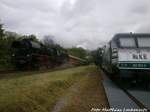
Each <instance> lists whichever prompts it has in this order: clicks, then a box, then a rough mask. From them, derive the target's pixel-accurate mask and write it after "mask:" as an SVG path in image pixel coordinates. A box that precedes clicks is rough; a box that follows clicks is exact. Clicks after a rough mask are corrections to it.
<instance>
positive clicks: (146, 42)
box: [137, 37, 150, 47]
mask: <svg viewBox="0 0 150 112" xmlns="http://www.w3.org/2000/svg"><path fill="white" fill-rule="evenodd" d="M137 40H138V46H139V47H150V37H149V38H146V37H142V38H139V37H138V38H137Z"/></svg>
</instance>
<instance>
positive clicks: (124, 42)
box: [119, 37, 136, 47]
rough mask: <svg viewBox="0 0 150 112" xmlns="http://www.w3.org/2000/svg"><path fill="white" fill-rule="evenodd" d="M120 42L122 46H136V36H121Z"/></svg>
mask: <svg viewBox="0 0 150 112" xmlns="http://www.w3.org/2000/svg"><path fill="white" fill-rule="evenodd" d="M119 42H120V46H121V47H136V42H135V39H134V38H130V37H126V38H119Z"/></svg>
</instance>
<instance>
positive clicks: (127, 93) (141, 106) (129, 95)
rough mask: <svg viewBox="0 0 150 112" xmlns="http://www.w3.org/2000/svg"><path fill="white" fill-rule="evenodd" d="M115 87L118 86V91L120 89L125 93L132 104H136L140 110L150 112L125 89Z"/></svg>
mask: <svg viewBox="0 0 150 112" xmlns="http://www.w3.org/2000/svg"><path fill="white" fill-rule="evenodd" d="M117 86H119V88H120V89H122V90H123V91H124V93H126V95H127V96H128V97H129V98H130V99H131V100H132V101H133V102H134V103H136V104H137V106H138V107H139V108H140V109H145V111H146V112H150V109H149V108H148V107H146V106H145V104H143V103H142V102H141V101H140V100H139V99H137V98H136V97H135V96H134V95H133V94H132V93H130V92H129V91H128V90H127V89H126V88H125V87H123V86H120V85H118V84H117Z"/></svg>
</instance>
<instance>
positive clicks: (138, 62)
mask: <svg viewBox="0 0 150 112" xmlns="http://www.w3.org/2000/svg"><path fill="white" fill-rule="evenodd" d="M103 50H104V53H103V59H102V60H103V61H102V68H103V69H105V70H106V71H107V72H109V73H111V74H113V75H114V76H115V75H116V76H118V74H119V77H121V78H139V77H140V78H149V77H150V74H149V73H150V34H140V33H128V34H127V33H125V34H116V35H115V36H114V37H113V38H112V40H111V41H110V42H109V43H107V45H105V46H104V48H103Z"/></svg>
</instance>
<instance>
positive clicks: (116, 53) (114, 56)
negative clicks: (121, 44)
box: [112, 48, 118, 58]
mask: <svg viewBox="0 0 150 112" xmlns="http://www.w3.org/2000/svg"><path fill="white" fill-rule="evenodd" d="M117 57H118V50H117V48H113V49H112V58H117Z"/></svg>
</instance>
